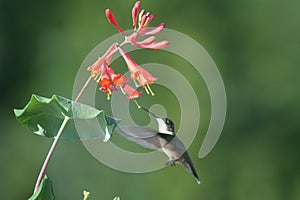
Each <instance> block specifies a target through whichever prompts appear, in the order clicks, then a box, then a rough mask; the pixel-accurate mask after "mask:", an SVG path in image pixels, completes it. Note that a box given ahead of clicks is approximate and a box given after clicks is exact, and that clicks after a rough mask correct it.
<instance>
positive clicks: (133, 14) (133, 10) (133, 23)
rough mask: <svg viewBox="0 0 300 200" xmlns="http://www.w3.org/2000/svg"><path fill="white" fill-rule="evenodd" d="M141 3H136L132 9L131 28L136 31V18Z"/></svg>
mask: <svg viewBox="0 0 300 200" xmlns="http://www.w3.org/2000/svg"><path fill="white" fill-rule="evenodd" d="M140 7H141V2H139V1H137V2H136V3H135V4H134V6H133V8H132V28H133V29H136V23H137V17H138V13H139V11H140Z"/></svg>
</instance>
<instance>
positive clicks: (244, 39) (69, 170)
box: [0, 0, 300, 200]
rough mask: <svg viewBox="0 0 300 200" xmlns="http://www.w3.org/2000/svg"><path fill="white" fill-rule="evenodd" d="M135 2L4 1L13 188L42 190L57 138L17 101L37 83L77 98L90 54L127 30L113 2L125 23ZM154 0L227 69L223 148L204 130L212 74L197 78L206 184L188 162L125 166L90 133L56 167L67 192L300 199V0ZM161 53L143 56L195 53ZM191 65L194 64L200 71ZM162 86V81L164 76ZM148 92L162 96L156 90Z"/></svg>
mask: <svg viewBox="0 0 300 200" xmlns="http://www.w3.org/2000/svg"><path fill="white" fill-rule="evenodd" d="M133 4H134V1H128V0H115V1H108V0H89V1H78V0H73V1H66V0H60V1H57V0H54V1H37V0H28V1H8V0H2V1H1V3H0V9H1V10H0V15H1V21H0V87H1V91H2V92H3V93H2V95H1V98H0V102H1V106H0V131H1V134H0V137H1V139H0V156H1V165H0V184H1V185H0V194H1V199H26V198H28V197H29V196H30V195H31V193H32V190H33V187H34V184H35V180H36V178H37V176H38V172H39V170H40V167H41V165H42V162H43V160H44V157H45V155H46V152H47V151H48V149H49V147H50V144H51V142H52V141H51V140H50V139H46V138H42V137H38V136H36V135H34V134H32V133H31V132H30V131H29V129H28V128H27V127H25V126H23V127H21V126H19V125H18V123H17V122H16V120H15V118H14V116H13V114H12V109H13V108H16V107H17V108H21V107H23V106H24V105H25V103H26V102H27V101H28V100H29V98H30V95H31V94H32V93H37V94H40V95H43V96H48V97H49V96H51V95H52V94H58V95H62V96H65V97H69V98H70V97H71V95H72V87H73V81H74V77H75V75H76V72H77V69H78V68H79V66H80V64H81V62H82V61H83V59H84V58H85V56H86V55H87V54H88V53H89V52H90V51H91V50H92V49H93V48H94V47H95V46H96V45H97V44H98V43H99V42H101V41H102V40H105V39H106V38H107V37H109V36H111V35H113V34H115V33H117V32H116V30H115V29H114V27H113V26H111V25H110V24H109V23H108V22H107V21H106V19H105V15H104V10H105V9H106V8H111V9H112V10H113V12H114V13H115V15H116V17H117V19H118V21H119V23H120V24H121V25H122V27H127V28H129V27H131V18H130V15H131V7H132V5H133ZM142 7H143V8H146V9H147V10H149V11H151V12H152V13H154V14H156V19H155V22H154V24H158V23H160V22H165V24H166V26H167V28H170V29H174V30H177V31H180V32H182V33H185V34H187V35H189V36H190V37H192V38H194V39H195V40H197V41H198V42H199V43H200V44H202V45H203V46H204V48H205V49H206V50H207V51H208V52H209V54H210V55H211V56H212V58H213V59H214V61H215V62H216V64H217V66H218V67H219V70H220V72H221V74H222V77H223V79H224V83H225V87H226V92H227V98H228V111H227V118H226V123H225V127H224V130H223V133H222V136H221V138H220V140H219V142H218V144H217V145H216V147H215V148H214V150H213V151H212V152H211V153H210V154H209V156H207V157H206V158H204V159H202V160H200V159H198V150H199V147H200V142H199V141H200V140H201V139H202V138H203V133H204V132H205V130H206V128H207V123H208V119H209V116H210V115H209V114H210V113H209V112H210V110H209V106H210V104H209V96H208V93H207V91H206V90H205V84H204V83H203V81H202V80H201V79H200V78H199V77H198V79H199V80H198V79H197V80H196V79H193V80H192V82H193V87H194V88H195V90H199V91H200V92H199V94H198V95H199V96H198V98H199V99H200V106H202V108H203V107H204V108H203V109H201V112H202V111H203V113H201V117H203V122H204V124H201V127H200V130H199V133H198V136H197V138H196V140H195V141H194V143H193V144H192V146H191V147H190V149H189V151H190V154H191V157H192V159H193V160H194V164H195V166H196V168H197V171H198V173H199V176H200V178H201V180H202V184H201V185H197V184H196V183H195V182H194V180H193V179H192V178H191V177H190V175H189V174H187V173H186V172H185V171H184V170H183V168H182V167H181V166H177V167H166V168H164V169H162V170H159V171H156V172H152V173H147V174H128V173H122V172H118V171H115V170H113V169H110V168H109V167H107V166H105V165H103V164H101V163H100V162H98V161H97V160H96V159H94V158H93V157H92V156H91V155H90V154H89V153H88V152H87V151H86V149H85V148H84V147H83V145H82V144H81V143H80V142H65V141H62V142H60V143H59V145H58V147H57V149H56V151H55V154H54V156H53V158H52V160H51V162H50V165H49V168H48V171H47V174H48V175H49V176H50V177H51V179H52V180H53V182H54V191H55V194H56V197H57V199H81V196H82V190H84V189H86V190H88V191H90V192H91V193H92V196H91V198H90V199H112V198H113V196H115V195H118V196H120V197H121V199H122V200H129V199H130V200H134V199H210V200H219V199H222V200H225V199H228V200H241V199H243V200H247V199H249V200H250V199H256V200H257V199H264V200H265V199H272V200H277V199H293V200H296V199H300V159H299V150H300V149H299V141H300V136H299V130H300V123H299V119H300V106H299V102H300V93H299V73H300V69H299V63H300V12H299V8H300V1H297V0H287V1H284V2H283V1H279V0H265V1H263V0H252V1H250V0H242V1H237V0H235V1H234V0H228V1H221V0H211V1H203V0H186V1H179V0H172V1H158V0H151V1H150V0H147V1H142ZM156 54H158V55H159V53H157V52H155V53H153V56H144V57H143V55H142V54H141V55H139V56H138V58H137V61H139V62H147V61H148V62H159V60H160V59H162V58H163V59H162V60H164V61H166V63H169V64H170V63H171V64H172V65H173V66H174V68H176V69H178V68H180V67H182V68H185V67H186V66H185V65H187V63H185V62H184V61H176V58H174V57H170V58H169V57H167V58H164V57H161V58H159V56H155V55H156ZM147 55H151V53H148V54H147ZM136 57H137V56H136ZM186 68H187V71H186V72H184V73H185V76H186V77H188V76H191V77H193V76H194V75H193V71H189V70H188V67H186ZM199 88H200V89H199ZM154 89H155V90H156V91H157V92H158V93H159V91H160V88H159V87H158V86H154ZM202 91H203V92H202ZM99 95H100V97H99V99H100V98H101V95H102V94H100V93H99ZM168 95H171V94H169V93H165V96H163V95H161V96H159V95H157V97H155V98H156V101H157V102H160V103H161V104H162V105H166V104H167V101H166V99H167V98H169V96H168ZM147 98H148V99H146V100H145V102H146V103H149V105H150V103H151V101H152V100H151V97H147ZM104 99H105V96H104V95H103V98H102V100H103V101H104ZM105 101H106V100H105ZM106 103H107V102H106ZM173 103H174V104H173ZM176 105H177V104H176V101H174V102H172V103H170V104H168V106H167V107H166V108H167V109H168V116H170V117H171V118H174V120H175V122H176V123H177V124H178V123H179V121H178V120H179V117H178V115H177V114H178V110H176ZM131 110H132V115H133V116H135V115H142V114H139V113H137V111H136V109H135V107H134V106H132V107H131ZM169 110H170V111H169ZM147 120H148V119H147Z"/></svg>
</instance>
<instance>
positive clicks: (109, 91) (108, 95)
mask: <svg viewBox="0 0 300 200" xmlns="http://www.w3.org/2000/svg"><path fill="white" fill-rule="evenodd" d="M107 91H108V93H107V100H110V95H111V90H110V89H107Z"/></svg>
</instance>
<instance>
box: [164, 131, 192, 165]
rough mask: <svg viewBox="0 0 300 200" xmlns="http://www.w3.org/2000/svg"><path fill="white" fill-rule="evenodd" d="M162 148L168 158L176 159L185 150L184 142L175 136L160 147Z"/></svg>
mask: <svg viewBox="0 0 300 200" xmlns="http://www.w3.org/2000/svg"><path fill="white" fill-rule="evenodd" d="M162 150H163V152H164V153H165V154H166V155H167V156H168V157H169V159H170V160H177V159H179V158H180V157H181V156H182V155H183V154H184V153H185V152H186V148H185V146H184V144H183V143H182V142H181V140H180V139H179V138H178V137H177V136H175V137H173V139H172V140H171V141H169V142H168V143H166V145H164V146H163V147H162Z"/></svg>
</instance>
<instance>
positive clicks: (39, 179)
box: [34, 40, 128, 193]
mask: <svg viewBox="0 0 300 200" xmlns="http://www.w3.org/2000/svg"><path fill="white" fill-rule="evenodd" d="M126 43H128V41H127V40H124V41H123V42H122V43H121V45H120V47H121V46H123V45H125V44H126ZM116 51H117V49H116V50H115V51H113V52H111V54H110V55H108V57H109V56H111V55H113V54H114V53H115V52H116ZM91 80H92V77H91V76H90V77H89V78H88V79H87V81H86V82H85V84H84V85H83V87H82V89H81V90H80V92H79V93H78V95H77V97H76V98H75V100H74V101H75V102H78V101H79V99H80V97H81V96H82V94H83V92H84V91H85V90H86V88H87V86H88V85H89V83H90V82H91ZM69 120H70V117H67V116H65V118H64V121H63V122H62V124H61V126H60V128H59V130H58V132H57V135H56V137H55V139H54V141H53V143H52V146H51V148H50V150H49V152H48V154H47V157H46V159H45V161H44V164H43V166H42V169H41V171H40V174H39V176H38V178H37V181H36V184H35V187H34V193H35V192H36V191H37V190H38V188H39V186H40V184H41V182H42V179H43V177H44V176H45V172H46V168H47V166H48V164H49V161H50V159H51V157H52V155H53V152H54V149H55V147H56V146H57V143H58V141H59V139H60V136H61V134H62V132H63V130H64V128H65V127H66V125H67V123H68V121H69Z"/></svg>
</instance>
